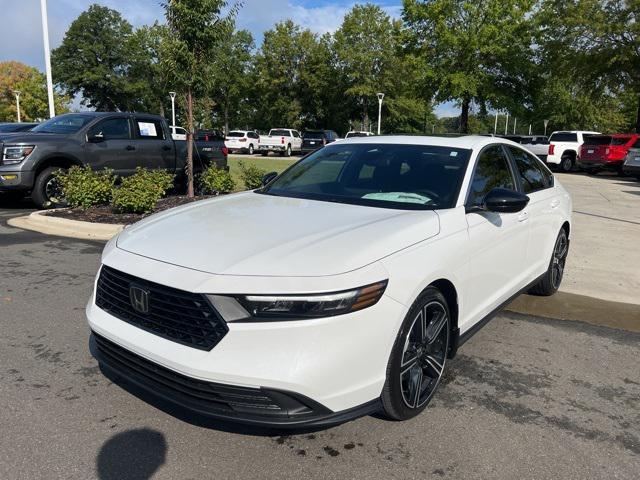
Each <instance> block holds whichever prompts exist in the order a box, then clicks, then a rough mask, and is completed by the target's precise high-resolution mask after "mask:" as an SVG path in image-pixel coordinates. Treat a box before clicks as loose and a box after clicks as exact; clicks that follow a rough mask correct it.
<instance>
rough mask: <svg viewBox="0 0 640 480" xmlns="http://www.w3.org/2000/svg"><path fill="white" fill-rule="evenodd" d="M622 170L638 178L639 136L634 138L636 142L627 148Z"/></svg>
mask: <svg viewBox="0 0 640 480" xmlns="http://www.w3.org/2000/svg"><path fill="white" fill-rule="evenodd" d="M622 171H623V172H624V173H625V174H627V175H632V176H634V177H636V178H637V179H638V180H640V138H639V139H638V140H636V143H634V144H633V145H632V146H631V148H630V149H629V152H628V153H627V156H626V157H624V165H623V166H622Z"/></svg>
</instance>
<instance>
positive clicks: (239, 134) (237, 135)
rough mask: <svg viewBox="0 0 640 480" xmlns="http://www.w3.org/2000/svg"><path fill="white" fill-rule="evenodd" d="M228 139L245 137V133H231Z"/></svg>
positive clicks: (228, 134)
mask: <svg viewBox="0 0 640 480" xmlns="http://www.w3.org/2000/svg"><path fill="white" fill-rule="evenodd" d="M227 137H244V132H229V133H227Z"/></svg>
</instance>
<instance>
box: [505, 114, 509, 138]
mask: <svg viewBox="0 0 640 480" xmlns="http://www.w3.org/2000/svg"><path fill="white" fill-rule="evenodd" d="M508 128H509V112H507V118H506V120H505V121H504V134H505V135H506V134H507V133H509V130H507V129H508Z"/></svg>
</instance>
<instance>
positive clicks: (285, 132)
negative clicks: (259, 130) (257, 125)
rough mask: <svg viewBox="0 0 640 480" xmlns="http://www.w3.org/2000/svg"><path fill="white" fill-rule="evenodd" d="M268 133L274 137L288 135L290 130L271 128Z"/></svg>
mask: <svg viewBox="0 0 640 480" xmlns="http://www.w3.org/2000/svg"><path fill="white" fill-rule="evenodd" d="M269 135H271V136H274V137H290V136H291V132H290V131H289V130H271V131H270V132H269Z"/></svg>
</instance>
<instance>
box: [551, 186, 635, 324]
mask: <svg viewBox="0 0 640 480" xmlns="http://www.w3.org/2000/svg"><path fill="white" fill-rule="evenodd" d="M556 177H557V178H558V179H559V180H560V182H562V184H563V185H564V186H565V188H567V190H569V192H570V193H571V196H572V197H573V229H572V232H571V247H570V250H569V258H568V260H567V266H566V270H565V277H564V280H563V282H562V287H561V288H560V290H561V291H562V292H566V293H571V294H577V295H585V296H589V297H594V298H599V299H603V300H607V301H612V302H623V303H634V304H640V182H638V181H636V180H635V179H630V178H621V177H618V176H607V175H605V174H601V175H598V176H591V175H581V174H556ZM639 320H640V319H639Z"/></svg>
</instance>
